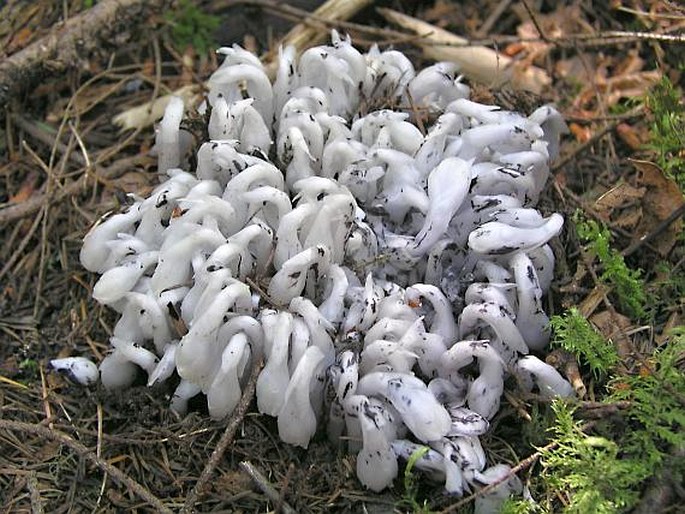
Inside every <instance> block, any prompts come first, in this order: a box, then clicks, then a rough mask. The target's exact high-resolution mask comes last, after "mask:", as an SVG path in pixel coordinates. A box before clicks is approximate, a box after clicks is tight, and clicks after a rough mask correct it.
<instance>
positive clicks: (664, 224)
mask: <svg viewBox="0 0 685 514" xmlns="http://www.w3.org/2000/svg"><path fill="white" fill-rule="evenodd" d="M684 214H685V204H683V205H681V206H680V207H678V208H677V209H676V210H675V211H673V212H672V213H671V214H670V215H669V216H668V218H666V219H665V220H663V221H661V222H660V223H659V224H658V225H657V226H656V227H654V229H652V231H651V232H648V233H647V234H645V235H644V236H642V237H641V238H640V239H638V240H637V241H635V242H634V243H632V244H631V245H630V246H628V248H626V249H625V250H623V251H622V252H621V255H623V256H624V257H628V256H629V255H632V254H634V253H635V252H636V251H637V250H639V249H640V247H641V246H642V245H644V244H647V243H649V242H650V241H651V240H653V239H654V238H655V237H657V236H658V235H659V234H661V233H662V232H663V231H664V230H666V229H667V228H668V226H669V225H670V224H671V223H673V222H674V221H675V220H677V219H678V218H680V217H682V216H683V215H684Z"/></svg>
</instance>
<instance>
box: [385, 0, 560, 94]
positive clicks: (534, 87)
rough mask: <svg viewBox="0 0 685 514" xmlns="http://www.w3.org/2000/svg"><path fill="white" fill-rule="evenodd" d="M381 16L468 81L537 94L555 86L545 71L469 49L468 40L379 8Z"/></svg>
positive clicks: (485, 50)
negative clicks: (456, 67)
mask: <svg viewBox="0 0 685 514" xmlns="http://www.w3.org/2000/svg"><path fill="white" fill-rule="evenodd" d="M378 12H379V13H380V14H381V15H382V16H383V17H384V18H385V19H386V20H388V21H389V22H392V23H395V24H397V25H399V26H400V27H402V28H404V29H407V30H411V31H412V32H414V33H415V34H418V35H420V36H422V37H421V38H420V39H417V40H416V41H414V43H415V44H416V45H417V46H419V47H421V49H422V50H423V55H424V56H426V57H427V58H429V59H434V60H436V61H452V62H455V63H457V64H458V65H459V72H460V73H463V74H464V75H465V76H466V77H468V78H469V79H472V80H475V81H477V82H480V83H482V84H485V85H487V86H492V87H499V86H502V85H503V84H506V83H509V84H511V86H512V87H513V88H514V89H523V90H526V91H532V92H533V93H536V94H540V92H541V91H542V88H543V87H544V86H548V85H549V84H551V83H552V79H551V78H550V76H549V75H548V74H547V72H546V71H545V70H543V69H542V68H538V67H537V66H522V65H521V63H517V62H515V61H514V60H513V59H512V58H511V57H508V56H506V55H504V54H501V53H498V52H496V51H495V50H493V49H491V48H487V47H485V46H470V43H469V41H468V40H467V39H465V38H462V37H459V36H457V35H455V34H452V33H451V32H448V31H446V30H444V29H441V28H440V27H436V26H435V25H431V24H430V23H426V22H425V21H422V20H419V19H417V18H412V17H411V16H407V15H406V14H402V13H400V12H397V11H393V10H392V9H386V8H379V9H378ZM426 42H427V43H430V44H425V43H426Z"/></svg>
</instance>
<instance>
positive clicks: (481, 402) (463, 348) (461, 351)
mask: <svg viewBox="0 0 685 514" xmlns="http://www.w3.org/2000/svg"><path fill="white" fill-rule="evenodd" d="M474 358H475V359H478V367H479V371H480V375H479V376H478V378H477V379H476V380H474V381H473V382H472V383H471V385H470V386H469V389H468V393H467V394H466V403H467V405H468V406H469V408H470V409H471V410H472V411H474V412H476V413H478V414H480V415H481V416H483V417H484V418H487V419H491V418H492V417H493V416H494V415H495V414H496V413H497V411H498V410H499V403H500V397H501V396H502V393H503V392H504V361H503V360H502V357H500V355H499V353H498V352H497V351H496V350H495V349H494V348H493V347H492V345H490V343H489V342H487V341H460V342H458V343H455V344H454V345H453V346H452V347H451V348H450V349H449V350H448V351H447V352H446V353H445V356H444V364H443V366H444V373H446V374H449V373H452V372H455V371H457V372H458V371H459V370H460V369H461V368H463V367H465V366H467V365H468V364H470V363H471V362H472V361H473V359H474Z"/></svg>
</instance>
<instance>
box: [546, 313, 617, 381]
mask: <svg viewBox="0 0 685 514" xmlns="http://www.w3.org/2000/svg"><path fill="white" fill-rule="evenodd" d="M550 323H551V325H552V328H553V329H554V338H553V340H552V345H553V346H557V347H560V348H563V349H564V350H566V351H567V352H570V353H572V354H573V355H575V357H576V359H578V361H579V362H581V363H587V365H588V366H590V370H591V371H592V373H593V374H594V375H595V378H600V377H601V376H603V375H606V374H607V373H608V372H609V370H611V369H612V368H613V367H614V366H616V364H618V361H619V358H618V352H617V351H616V347H615V346H614V345H613V344H611V343H610V342H609V341H607V340H605V339H604V338H603V337H602V336H601V335H600V334H599V333H598V332H597V331H596V330H595V329H594V328H593V327H592V325H590V322H588V320H587V319H585V317H584V316H583V315H582V314H581V313H580V312H579V311H578V309H576V308H575V307H572V308H571V309H569V310H568V311H567V312H566V313H565V314H564V315H561V316H559V315H557V316H552V319H551V320H550Z"/></svg>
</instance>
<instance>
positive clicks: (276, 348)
mask: <svg viewBox="0 0 685 514" xmlns="http://www.w3.org/2000/svg"><path fill="white" fill-rule="evenodd" d="M292 327H293V316H292V314H290V313H289V312H286V311H282V312H279V314H278V317H277V320H276V324H275V327H274V334H273V341H271V344H270V347H271V351H270V352H269V354H268V358H267V361H266V365H265V366H264V369H263V370H262V372H261V373H260V375H259V378H258V379H257V408H258V409H259V412H261V413H262V414H269V415H270V416H278V413H279V412H280V411H281V408H282V407H283V402H284V400H285V392H286V390H287V389H288V383H289V382H290V373H289V372H288V342H289V339H290V333H291V332H292Z"/></svg>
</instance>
